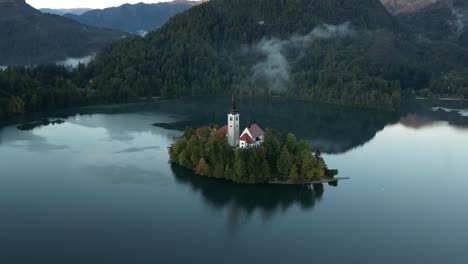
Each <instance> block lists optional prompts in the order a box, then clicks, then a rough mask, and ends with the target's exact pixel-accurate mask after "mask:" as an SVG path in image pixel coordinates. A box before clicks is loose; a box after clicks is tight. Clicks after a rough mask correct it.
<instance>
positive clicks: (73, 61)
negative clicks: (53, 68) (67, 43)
mask: <svg viewBox="0 0 468 264" xmlns="http://www.w3.org/2000/svg"><path fill="white" fill-rule="evenodd" d="M95 56H96V55H95V54H93V55H89V56H86V57H83V58H68V59H66V60H63V61H58V62H56V64H57V65H63V66H67V67H72V68H76V67H78V65H79V64H80V63H81V64H84V65H88V63H90V62H91V61H92V60H93V59H94V57H95Z"/></svg>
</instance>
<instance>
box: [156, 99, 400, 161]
mask: <svg viewBox="0 0 468 264" xmlns="http://www.w3.org/2000/svg"><path fill="white" fill-rule="evenodd" d="M180 102H181V103H180V104H174V103H167V104H166V103H163V104H161V109H164V110H165V111H168V112H171V113H179V114H185V115H189V116H188V117H187V119H188V120H190V125H191V126H201V125H206V124H207V123H216V124H224V123H225V122H226V112H227V111H228V107H229V98H228V97H202V98H187V99H183V100H181V101H180ZM238 105H239V110H240V112H241V123H242V124H241V126H245V125H246V124H247V123H248V122H258V123H259V124H260V125H261V126H262V127H264V128H267V127H268V128H275V129H279V130H285V131H288V132H292V133H294V134H295V135H296V136H297V137H298V138H302V139H305V140H306V141H307V142H309V144H310V145H311V146H312V147H313V148H314V149H319V150H320V151H322V152H324V153H343V152H346V151H348V150H350V149H353V148H355V147H357V146H361V145H363V144H365V143H366V142H368V141H369V140H371V139H372V138H373V137H374V136H375V135H376V134H377V132H379V131H380V130H382V129H383V128H384V127H385V126H386V125H388V124H393V123H396V122H398V117H399V116H398V113H396V112H388V111H377V110H369V109H357V108H350V107H342V106H335V105H327V104H320V103H314V102H307V101H297V100H283V99H266V98H240V99H239V100H238ZM186 125H187V124H186V123H183V124H181V127H180V128H179V129H183V128H184V127H185V126H186ZM176 129H177V128H176Z"/></svg>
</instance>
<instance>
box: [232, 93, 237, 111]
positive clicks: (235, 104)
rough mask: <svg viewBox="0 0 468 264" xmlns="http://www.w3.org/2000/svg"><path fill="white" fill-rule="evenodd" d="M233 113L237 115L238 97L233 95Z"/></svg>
mask: <svg viewBox="0 0 468 264" xmlns="http://www.w3.org/2000/svg"><path fill="white" fill-rule="evenodd" d="M231 113H233V114H235V113H237V102H236V97H235V96H234V95H232V99H231Z"/></svg>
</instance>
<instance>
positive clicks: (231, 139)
mask: <svg viewBox="0 0 468 264" xmlns="http://www.w3.org/2000/svg"><path fill="white" fill-rule="evenodd" d="M227 119H228V127H227V130H228V131H227V137H228V143H229V145H230V146H231V147H238V146H239V136H240V131H239V123H240V115H239V113H238V112H237V103H236V97H235V96H234V95H232V99H231V112H230V113H229V114H228V115H227Z"/></svg>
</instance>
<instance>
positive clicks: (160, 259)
mask: <svg viewBox="0 0 468 264" xmlns="http://www.w3.org/2000/svg"><path fill="white" fill-rule="evenodd" d="M228 101H229V99H228V98H218V97H216V98H197V99H186V100H177V101H176V100H174V101H163V102H157V103H147V104H137V105H127V106H106V107H94V108H83V109H77V110H69V111H66V112H57V113H53V114H49V115H48V117H49V118H51V119H54V118H62V119H63V120H65V123H64V124H61V125H54V126H52V125H49V126H41V127H37V128H35V129H33V130H30V131H20V130H18V129H17V128H16V126H15V125H11V126H6V127H3V128H0V263H6V264H15V263H47V264H50V263H87V264H89V263H99V264H103V263H468V225H467V223H468V177H467V176H468V175H467V172H468V159H467V158H468V120H466V119H468V117H466V116H464V115H463V114H462V113H464V112H463V111H466V109H468V107H465V108H464V110H463V108H461V109H462V110H461V111H460V112H459V113H457V112H448V111H445V110H443V109H440V108H444V109H451V111H452V110H453V107H448V106H440V107H439V106H437V105H436V106H430V107H427V109H426V108H424V107H416V108H415V109H408V110H405V111H404V112H403V113H388V112H379V111H370V110H358V109H352V108H344V107H336V106H326V105H318V104H313V103H302V102H291V101H289V102H287V101H277V100H276V101H266V100H260V101H258V100H241V101H240V102H239V108H240V112H241V119H242V121H243V123H244V124H245V123H247V122H248V121H256V122H258V123H259V124H260V125H261V126H263V127H272V128H277V129H283V130H288V131H292V132H294V133H296V134H297V135H298V137H301V138H304V139H306V140H307V141H308V142H309V143H310V144H311V145H312V146H313V147H314V148H315V149H320V150H321V151H322V152H324V153H326V154H325V158H326V161H327V162H328V164H329V165H330V167H333V168H338V169H339V170H340V176H346V177H351V178H352V179H351V180H348V181H341V182H339V185H338V186H328V185H317V186H314V187H313V188H312V189H310V190H309V189H306V188H302V187H279V186H265V185H255V186H244V185H237V184H233V183H229V182H225V181H219V180H212V179H206V178H201V177H197V176H194V175H193V174H191V173H190V172H188V171H186V170H184V169H181V168H179V167H173V166H171V165H170V164H169V163H168V154H167V146H169V145H170V144H172V143H173V142H174V141H175V140H176V138H177V137H179V136H180V135H181V132H180V130H177V129H179V127H183V126H185V125H187V124H191V125H202V124H207V123H218V124H221V123H222V122H224V119H225V112H226V111H227V110H228V109H227V108H228V106H229V103H228ZM181 121H184V122H182V123H180V122H181ZM178 122H179V123H178ZM153 123H168V124H172V123H174V124H173V127H171V128H173V129H172V130H170V129H167V127H166V128H162V127H155V126H151V124H153Z"/></svg>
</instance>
